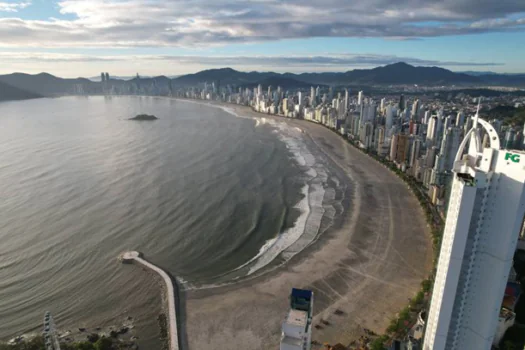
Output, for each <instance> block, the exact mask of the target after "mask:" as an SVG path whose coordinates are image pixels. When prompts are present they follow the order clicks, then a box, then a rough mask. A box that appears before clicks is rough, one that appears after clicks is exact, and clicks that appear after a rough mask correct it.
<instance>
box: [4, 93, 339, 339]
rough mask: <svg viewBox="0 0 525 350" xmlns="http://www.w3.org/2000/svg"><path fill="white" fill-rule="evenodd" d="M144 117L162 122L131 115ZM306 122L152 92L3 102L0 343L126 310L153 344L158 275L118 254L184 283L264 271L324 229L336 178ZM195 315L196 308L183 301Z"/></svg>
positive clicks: (104, 323) (104, 319)
mask: <svg viewBox="0 0 525 350" xmlns="http://www.w3.org/2000/svg"><path fill="white" fill-rule="evenodd" d="M139 113H147V114H154V115H156V116H157V117H158V118H159V120H156V121H130V120H127V119H128V118H131V117H134V116H135V115H136V114H139ZM320 159H321V157H320V156H319V155H316V154H315V153H313V151H312V147H309V145H308V142H307V140H306V137H305V135H304V134H303V133H302V131H301V130H300V129H299V128H296V127H292V126H290V125H288V124H287V123H285V122H284V121H283V122H280V121H276V120H274V119H269V118H264V117H261V118H255V119H254V118H245V117H244V116H242V115H236V114H235V113H234V112H233V111H232V110H231V109H230V108H228V107H220V108H219V107H211V106H207V105H203V104H198V103H194V102H190V101H180V100H174V99H168V98H156V97H102V96H100V97H62V98H54V99H50V98H46V99H36V100H29V101H16V102H4V103H0V339H3V340H7V339H9V338H11V337H13V336H15V335H19V334H24V333H32V332H38V331H39V330H40V327H41V321H42V318H43V315H44V312H45V311H47V310H49V311H51V312H52V314H53V316H54V319H55V322H56V323H57V327H58V328H59V329H61V330H66V329H73V328H75V327H88V328H93V327H108V326H110V325H118V324H121V323H122V322H123V320H126V319H127V318H128V317H133V319H134V320H136V321H135V327H136V330H135V332H136V334H137V335H138V336H139V339H140V341H139V344H148V345H147V347H146V348H155V346H152V345H150V344H154V343H155V341H156V339H157V338H158V335H159V330H158V326H157V321H156V317H157V316H158V314H159V313H160V312H161V298H160V293H159V285H158V284H156V283H152V281H153V280H152V279H146V280H145V279H144V273H143V272H142V271H140V268H139V267H136V268H133V267H129V266H122V265H121V264H119V263H118V261H117V257H118V255H119V254H120V253H122V252H124V251H127V250H138V251H141V252H142V253H144V255H145V256H146V257H147V258H148V259H149V260H150V261H151V262H153V263H155V264H157V265H159V266H161V267H163V268H165V269H167V270H168V271H170V272H171V273H172V274H173V275H175V276H177V278H179V279H180V281H181V282H182V286H183V288H185V289H198V288H214V287H215V286H217V285H223V284H230V283H236V281H239V280H243V279H245V278H250V277H252V276H257V275H258V274H262V273H265V272H266V271H268V270H270V269H272V268H274V267H276V266H279V265H280V264H283V263H285V262H286V261H287V260H289V259H290V258H292V257H293V256H294V255H296V254H297V253H299V252H300V251H301V250H303V249H304V248H305V247H306V246H308V245H309V244H311V243H313V242H314V241H315V240H316V238H317V237H318V236H319V234H320V233H321V232H322V231H323V228H321V222H322V220H321V219H322V218H326V217H328V218H330V217H333V216H334V215H335V210H334V208H333V207H332V206H331V205H330V203H331V202H332V201H333V200H334V198H335V192H336V190H338V186H339V185H338V181H337V179H336V178H335V177H334V176H333V175H331V174H330V173H329V172H328V170H327V169H328V167H326V166H325V164H323V162H322V161H321V160H320ZM188 312H191V311H188Z"/></svg>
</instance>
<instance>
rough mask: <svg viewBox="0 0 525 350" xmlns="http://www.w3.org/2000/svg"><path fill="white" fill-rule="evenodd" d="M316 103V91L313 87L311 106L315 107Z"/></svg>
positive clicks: (311, 89)
mask: <svg viewBox="0 0 525 350" xmlns="http://www.w3.org/2000/svg"><path fill="white" fill-rule="evenodd" d="M315 105H316V101H315V89H314V87H313V86H312V87H311V88H310V106H312V107H315Z"/></svg>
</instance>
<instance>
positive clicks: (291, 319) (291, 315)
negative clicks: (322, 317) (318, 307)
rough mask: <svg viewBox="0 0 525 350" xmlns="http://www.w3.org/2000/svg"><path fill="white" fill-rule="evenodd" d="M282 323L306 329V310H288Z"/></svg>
mask: <svg viewBox="0 0 525 350" xmlns="http://www.w3.org/2000/svg"><path fill="white" fill-rule="evenodd" d="M284 323H287V324H289V325H294V326H300V327H304V328H305V329H306V324H307V323H308V312H307V311H302V310H290V311H289V312H288V315H287V316H286V319H285V320H284Z"/></svg>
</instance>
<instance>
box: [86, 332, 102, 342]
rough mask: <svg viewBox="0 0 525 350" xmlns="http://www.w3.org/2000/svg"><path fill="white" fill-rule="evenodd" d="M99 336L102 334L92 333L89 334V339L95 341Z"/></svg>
mask: <svg viewBox="0 0 525 350" xmlns="http://www.w3.org/2000/svg"><path fill="white" fill-rule="evenodd" d="M99 338H100V336H99V335H98V334H97V333H91V334H88V336H87V340H88V341H89V342H90V343H95V342H96V341H97V340H98V339H99Z"/></svg>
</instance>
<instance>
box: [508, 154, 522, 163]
mask: <svg viewBox="0 0 525 350" xmlns="http://www.w3.org/2000/svg"><path fill="white" fill-rule="evenodd" d="M509 159H510V160H511V161H512V162H514V163H519V162H520V155H519V154H512V153H509V152H507V153H505V160H509Z"/></svg>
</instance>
